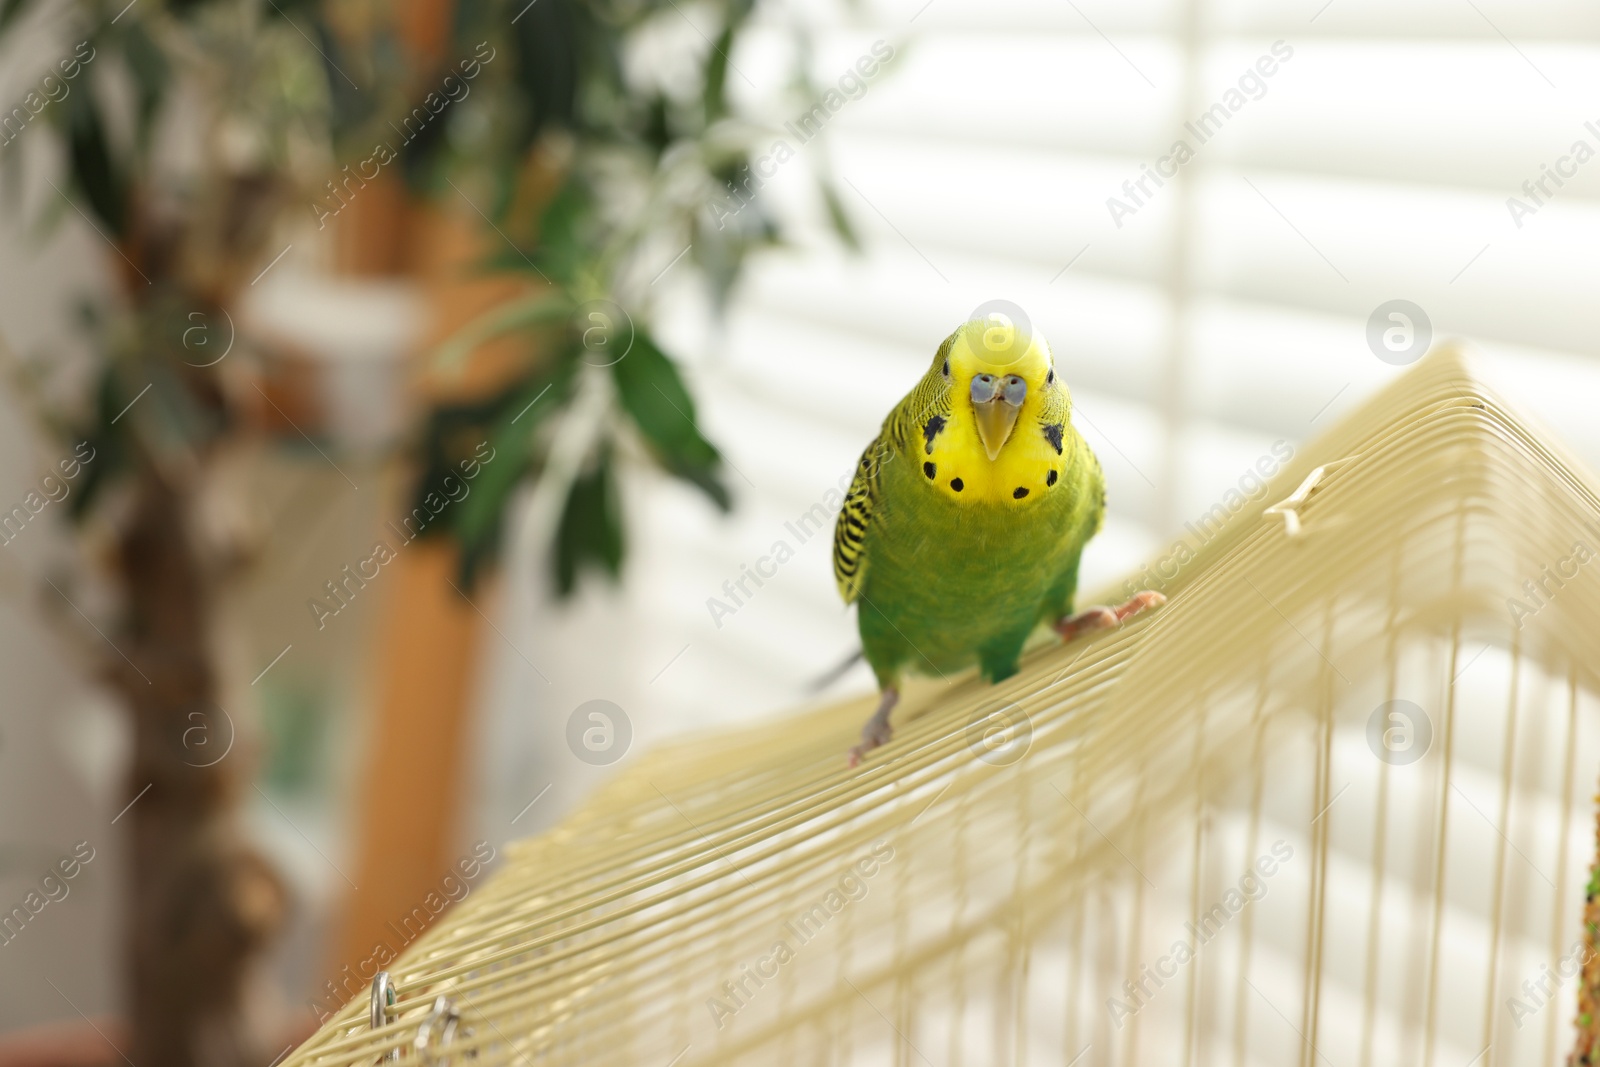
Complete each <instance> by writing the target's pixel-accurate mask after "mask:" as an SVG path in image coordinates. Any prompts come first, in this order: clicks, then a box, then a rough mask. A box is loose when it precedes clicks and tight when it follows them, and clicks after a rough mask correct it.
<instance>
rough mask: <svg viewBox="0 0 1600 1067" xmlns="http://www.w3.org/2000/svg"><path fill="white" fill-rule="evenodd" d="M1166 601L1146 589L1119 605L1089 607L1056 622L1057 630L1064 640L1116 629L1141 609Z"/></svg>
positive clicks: (1156, 593)
mask: <svg viewBox="0 0 1600 1067" xmlns="http://www.w3.org/2000/svg"><path fill="white" fill-rule="evenodd" d="M1166 602H1167V598H1166V597H1164V596H1162V595H1161V594H1160V593H1158V592H1156V591H1155V590H1154V589H1146V590H1144V591H1143V592H1141V593H1136V594H1134V596H1133V599H1131V600H1129V601H1128V602H1127V603H1126V604H1123V605H1121V606H1119V607H1115V608H1108V607H1093V608H1087V609H1085V610H1083V611H1080V612H1079V613H1078V614H1076V615H1073V616H1071V617H1070V618H1066V619H1062V620H1061V621H1060V622H1058V623H1056V625H1055V631H1056V633H1058V634H1060V635H1061V639H1062V640H1063V641H1072V640H1075V639H1076V638H1079V637H1082V636H1083V635H1084V634H1086V633H1092V632H1094V631H1095V630H1114V629H1116V628H1117V627H1118V626H1121V625H1122V623H1123V621H1124V620H1126V619H1128V618H1130V617H1132V616H1134V615H1137V614H1139V612H1141V611H1146V610H1148V609H1150V608H1158V607H1160V606H1161V605H1162V604H1165V603H1166Z"/></svg>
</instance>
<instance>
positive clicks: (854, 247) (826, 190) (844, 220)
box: [817, 178, 861, 252]
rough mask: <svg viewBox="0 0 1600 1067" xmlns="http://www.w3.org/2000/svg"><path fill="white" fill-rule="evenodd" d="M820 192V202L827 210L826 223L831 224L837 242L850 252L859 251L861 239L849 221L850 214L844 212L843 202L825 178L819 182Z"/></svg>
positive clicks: (835, 189)
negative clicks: (843, 244) (842, 243)
mask: <svg viewBox="0 0 1600 1067" xmlns="http://www.w3.org/2000/svg"><path fill="white" fill-rule="evenodd" d="M817 184H818V186H819V187H820V188H821V190H822V202H823V203H824V204H825V205H827V208H828V221H829V222H830V223H832V224H833V232H834V233H836V234H838V235H839V240H841V241H843V242H844V243H845V247H847V248H849V249H850V251H852V252H860V251H861V238H860V236H859V235H857V233H856V227H855V223H853V222H851V221H850V214H849V212H847V211H846V210H845V207H844V201H843V200H841V199H840V198H839V190H838V189H837V188H835V187H834V184H833V182H831V181H829V180H828V179H827V178H823V179H822V180H821V181H819V182H818V183H817Z"/></svg>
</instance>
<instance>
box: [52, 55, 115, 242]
mask: <svg viewBox="0 0 1600 1067" xmlns="http://www.w3.org/2000/svg"><path fill="white" fill-rule="evenodd" d="M86 80H87V77H86ZM63 102H64V103H65V104H66V107H67V149H68V160H69V164H70V167H71V170H72V176H73V178H74V179H75V180H76V183H77V186H78V188H79V189H80V190H82V192H83V195H84V196H85V197H86V198H87V199H88V201H89V207H90V209H91V210H93V211H94V213H95V214H96V215H99V216H100V218H101V220H102V221H103V222H104V223H105V224H106V226H107V227H109V228H110V230H111V236H113V237H121V236H122V234H123V225H124V223H125V222H126V219H127V210H126V209H127V194H126V186H125V185H124V183H123V179H122V175H121V173H120V169H119V168H118V167H117V165H116V161H115V160H114V159H113V158H112V156H111V148H110V146H109V145H108V143H107V142H106V135H105V127H104V126H103V125H102V124H101V122H100V111H99V108H98V106H97V105H96V104H95V100H94V93H93V92H91V91H90V87H89V86H88V85H83V86H80V87H79V89H78V91H77V92H74V93H72V94H70V95H69V96H67V98H66V99H65V101H63Z"/></svg>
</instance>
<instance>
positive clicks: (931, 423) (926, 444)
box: [922, 415, 944, 477]
mask: <svg viewBox="0 0 1600 1067" xmlns="http://www.w3.org/2000/svg"><path fill="white" fill-rule="evenodd" d="M943 429H944V416H943V415H935V416H934V417H933V418H931V419H929V420H928V424H927V425H926V426H924V427H923V428H922V442H923V447H922V450H923V451H924V452H926V453H927V454H928V455H932V454H933V439H934V438H935V437H938V436H939V433H940V431H942V430H943ZM930 477H931V475H930Z"/></svg>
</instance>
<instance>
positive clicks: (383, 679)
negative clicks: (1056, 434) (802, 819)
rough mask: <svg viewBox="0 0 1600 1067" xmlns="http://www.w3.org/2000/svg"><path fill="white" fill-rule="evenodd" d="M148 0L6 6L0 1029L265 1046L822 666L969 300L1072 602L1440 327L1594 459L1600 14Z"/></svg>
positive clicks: (55, 1040)
mask: <svg viewBox="0 0 1600 1067" xmlns="http://www.w3.org/2000/svg"><path fill="white" fill-rule="evenodd" d="M124 3H125V0H112V2H110V3H105V4H102V3H98V2H92V0H82V2H70V0H31V2H30V0H21V2H19V0H5V2H4V3H0V57H3V58H0V106H3V107H4V108H5V111H4V112H3V113H0V234H3V236H0V352H3V355H4V359H5V369H6V372H7V373H6V376H5V384H4V388H3V391H0V527H3V530H0V540H3V541H4V545H3V550H0V678H3V679H4V681H5V689H6V697H5V699H4V701H3V705H0V706H3V711H0V911H4V912H5V915H4V916H0V927H3V931H4V932H3V934H0V937H3V940H4V944H0V1031H5V1032H7V1033H8V1035H9V1036H8V1037H7V1039H6V1040H5V1041H4V1042H0V1045H3V1047H4V1049H5V1051H4V1052H3V1053H0V1056H3V1057H10V1058H8V1059H5V1060H4V1062H17V1063H22V1062H40V1063H43V1062H85V1063H87V1062H107V1063H110V1062H120V1060H121V1059H122V1058H123V1056H124V1055H126V1056H127V1057H128V1058H129V1059H130V1062H134V1063H138V1064H139V1065H140V1067H145V1064H147V1063H154V1062H160V1063H187V1062H194V1063H233V1062H238V1063H255V1064H263V1065H264V1064H267V1063H270V1062H272V1060H273V1057H274V1056H276V1055H279V1054H280V1053H281V1052H283V1051H286V1050H287V1047H288V1046H289V1045H291V1044H292V1043H293V1042H295V1041H297V1040H299V1039H300V1038H302V1037H303V1036H304V1035H305V1034H306V1033H308V1032H309V1031H310V1030H311V1029H312V1028H314V1027H315V1026H316V1024H317V1021H318V1019H319V1018H320V1017H321V1016H322V1015H325V1014H326V1013H328V1012H330V1011H332V1010H334V1009H335V1008H336V1007H337V1006H339V1005H340V1004H342V1003H343V1002H344V1001H345V1000H347V999H349V997H351V996H352V995H356V994H358V993H360V992H362V991H363V990H364V988H365V985H366V982H367V980H369V979H370V977H371V975H372V973H373V971H374V970H376V969H377V966H378V965H381V964H382V963H383V962H385V961H386V958H392V957H393V955H394V954H396V953H398V951H400V950H401V949H403V948H404V946H405V945H406V944H407V943H409V941H410V940H411V939H413V938H414V937H415V936H416V934H417V933H419V932H420V930H421V929H422V928H424V927H425V926H426V925H427V924H428V923H429V922H431V921H432V920H433V919H434V918H435V917H436V916H437V915H438V914H439V913H441V912H442V911H443V909H444V908H445V907H446V906H447V905H448V903H449V902H450V901H451V900H454V899H460V898H461V897H463V896H464V895H466V894H467V893H469V892H470V891H471V889H472V887H473V886H474V885H476V884H478V883H479V882H481V880H482V879H483V878H484V877H486V872H487V871H488V870H491V869H492V868H493V856H494V855H495V854H496V852H497V850H499V849H501V848H502V847H503V846H504V844H505V843H506V842H507V841H510V840H514V839H516V838H519V837H523V836H526V835H529V834H533V833H537V832H539V831H541V830H543V829H545V828H547V827H549V826H551V825H552V824H553V823H554V822H556V821H557V820H559V819H560V818H561V816H562V815H563V813H565V812H567V811H568V810H570V809H571V808H572V807H573V806H574V805H575V804H577V803H579V802H580V801H581V800H582V799H583V798H584V796H585V795H586V794H587V793H588V792H589V791H591V790H592V789H593V788H594V787H595V786H596V785H597V784H598V783H599V782H601V781H603V780H604V779H605V777H606V776H607V775H609V774H610V773H612V772H613V770H614V769H615V767H616V766H617V764H618V763H619V762H620V761H621V760H625V759H627V758H628V755H629V753H636V752H638V751H640V750H642V749H643V748H645V747H647V746H649V745H650V744H652V743H654V742H657V741H659V740H661V739H662V738H665V737H668V736H673V735H679V734H683V733H685V732H689V731H695V730H705V729H712V728H715V727H717V726H720V725H724V724H731V723H740V722H748V721H751V720H752V719H755V718H757V717H760V716H767V715H773V714H778V713H781V712H783V711H784V710H785V709H788V708H792V707H795V706H796V705H798V704H800V703H803V702H806V701H810V700H815V699H818V697H817V696H816V695H815V694H813V693H812V692H811V691H810V686H811V683H812V682H813V681H814V680H815V679H817V678H818V677H820V676H822V675H824V674H825V673H826V672H827V671H828V669H829V668H830V667H832V666H833V665H835V664H837V663H838V662H840V661H841V660H842V659H844V657H846V656H847V655H848V654H849V653H850V652H851V651H852V650H853V649H854V648H855V644H856V638H855V633H854V619H853V616H852V615H851V614H850V613H848V612H847V611H846V610H845V609H844V608H843V607H842V606H841V604H840V603H839V600H838V597H837V594H836V592H835V590H834V585H833V581H832V576H831V570H830V549H829V543H830V539H829V537H828V536H827V535H828V534H829V533H831V528H832V522H833V515H834V513H835V512H836V510H837V506H838V503H839V499H840V494H841V490H842V489H843V488H844V487H845V486H846V485H847V484H848V477H849V475H850V473H851V471H852V469H853V467H854V464H855V462H856V459H857V457H858V455H859V453H860V451H861V449H862V448H863V447H864V446H865V444H866V443H867V442H868V441H869V440H870V439H871V437H872V436H873V434H874V433H875V431H876V428H877V425H878V423H879V421H880V420H881V419H882V417H883V416H884V414H885V413H886V412H887V411H888V410H889V408H890V407H891V406H892V405H893V403H894V402H895V401H896V400H898V399H899V397H900V396H901V395H903V393H904V392H905V391H906V390H907V389H908V388H909V386H910V385H911V384H912V383H913V382H914V380H915V379H916V378H917V377H918V376H919V375H920V374H921V373H922V372H923V371H924V370H925V368H926V366H927V363H928V360H929V359H930V358H931V355H932V353H933V351H934V349H935V348H936V346H937V345H938V343H939V341H940V340H941V339H942V338H943V337H944V336H945V335H946V334H947V333H948V332H949V331H950V330H951V329H952V328H953V327H954V326H955V325H956V324H958V323H959V322H961V321H963V320H964V319H965V318H966V317H967V316H968V315H969V313H971V312H972V311H973V310H974V309H975V308H977V307H979V306H980V305H981V304H983V303H984V302H985V301H989V300H993V299H1006V300H1010V301H1013V302H1014V303H1015V304H1017V305H1019V306H1020V307H1021V308H1022V309H1024V310H1025V311H1026V313H1027V315H1028V316H1029V317H1030V318H1031V320H1032V322H1033V324H1034V326H1035V327H1036V328H1037V329H1039V330H1040V331H1042V333H1043V334H1044V336H1045V337H1047V338H1048V339H1049V341H1050V343H1051V344H1052V346H1053V348H1054V350H1055V352H1056V355H1057V359H1058V365H1059V366H1060V367H1061V368H1062V371H1063V373H1064V374H1065V376H1066V378H1067V380H1068V383H1069V385H1070V386H1071V388H1072V390H1073V394H1074V397H1075V417H1076V418H1077V420H1078V425H1079V428H1080V430H1081V431H1082V432H1083V433H1084V435H1085V436H1086V437H1087V438H1088V440H1089V441H1090V443H1091V444H1092V445H1093V446H1094V448H1095V450H1096V451H1097V453H1098V454H1099V456H1100V458H1101V461H1102V464H1103V466H1104V467H1105V470H1106V475H1107V479H1108V483H1109V488H1108V497H1109V515H1108V518H1107V522H1106V526H1105V531H1104V533H1103V534H1102V535H1101V537H1099V538H1098V539H1097V540H1096V541H1095V542H1094V543H1093V544H1092V545H1091V546H1090V548H1089V550H1088V554H1087V555H1086V557H1085V581H1084V587H1085V589H1086V590H1089V591H1093V590H1096V589H1102V590H1109V592H1108V595H1111V592H1115V591H1120V589H1121V587H1122V586H1123V585H1124V583H1126V582H1128V581H1134V580H1136V581H1138V582H1139V584H1140V585H1154V586H1155V587H1157V588H1159V587H1160V582H1161V578H1162V575H1163V574H1164V573H1167V572H1166V571H1164V570H1163V568H1167V567H1170V566H1173V565H1175V564H1174V563H1173V560H1174V558H1175V556H1176V555H1177V554H1178V553H1177V552H1176V549H1177V546H1178V545H1179V543H1180V542H1182V543H1185V544H1188V545H1190V546H1194V545H1197V544H1198V543H1200V542H1201V541H1203V540H1204V539H1205V538H1206V536H1207V531H1208V530H1214V529H1215V524H1216V523H1217V522H1218V521H1219V516H1225V515H1226V513H1228V512H1229V511H1230V510H1231V509H1232V508H1234V507H1236V506H1237V505H1234V504H1232V503H1231V502H1232V501H1235V500H1238V499H1242V498H1243V497H1259V496H1260V494H1262V493H1264V492H1265V489H1264V486H1263V481H1264V479H1265V478H1266V477H1268V476H1270V474H1271V473H1273V472H1274V471H1275V470H1276V469H1277V466H1278V465H1279V464H1281V462H1282V461H1283V459H1285V458H1287V456H1289V455H1292V454H1293V453H1294V451H1295V450H1297V449H1298V448H1300V447H1301V446H1302V445H1303V443H1304V442H1305V441H1307V440H1308V439H1310V438H1312V437H1313V436H1315V435H1316V434H1317V433H1318V432H1319V430H1321V429H1323V428H1325V427H1326V426H1328V425H1329V424H1331V423H1332V422H1334V421H1336V420H1337V419H1338V418H1339V416H1340V414H1341V413H1342V412H1344V411H1347V410H1349V409H1350V408H1352V407H1354V406H1356V405H1359V404H1360V403H1361V402H1362V400H1363V399H1364V398H1365V397H1366V396H1368V395H1370V394H1371V393H1372V391H1374V390H1375V389H1378V388H1380V387H1381V386H1382V385H1384V384H1385V383H1387V382H1389V381H1391V380H1392V379H1393V377H1394V376H1395V375H1397V374H1400V373H1403V371H1404V367H1405V365H1407V364H1408V363H1409V362H1413V361H1414V360H1415V359H1416V358H1418V357H1420V355H1421V354H1422V353H1423V351H1425V350H1426V349H1427V347H1428V346H1429V343H1430V342H1431V341H1436V340H1439V339H1444V338H1463V339H1465V340H1466V341H1467V342H1468V343H1469V344H1470V346H1471V348H1472V350H1473V351H1474V353H1475V355H1476V357H1477V358H1478V359H1479V360H1480V361H1481V363H1482V366H1483V370H1484V372H1485V374H1486V375H1487V376H1488V378H1489V379H1490V380H1491V381H1492V382H1493V383H1495V384H1496V385H1497V386H1498V387H1499V388H1500V389H1501V390H1502V391H1503V392H1504V393H1505V394H1506V395H1507V396H1508V397H1509V398H1510V399H1511V400H1512V401H1513V402H1514V403H1516V404H1518V405H1520V406H1521V407H1522V408H1523V410H1524V411H1527V412H1529V413H1531V414H1532V415H1533V416H1534V417H1535V418H1536V419H1538V420H1540V421H1542V422H1543V423H1544V424H1545V425H1546V426H1548V427H1549V428H1550V429H1551V430H1552V431H1553V433H1554V434H1555V435H1556V436H1557V437H1558V438H1559V439H1561V440H1563V441H1564V442H1565V443H1566V444H1567V445H1568V446H1570V447H1571V448H1572V449H1573V450H1574V451H1575V452H1576V454H1577V455H1578V456H1580V457H1581V458H1582V459H1583V460H1584V461H1586V462H1587V463H1588V464H1590V465H1591V466H1594V467H1600V426H1597V424H1596V420H1595V419H1594V418H1593V411H1592V408H1593V403H1594V398H1596V397H1597V396H1600V363H1597V362H1596V359H1595V357H1596V351H1597V350H1596V347H1595V344H1594V341H1593V332H1592V320H1593V316H1592V313H1591V311H1590V308H1591V304H1592V300H1593V294H1594V293H1595V292H1596V291H1597V286H1600V259H1597V258H1596V256H1595V255H1594V252H1593V248H1594V244H1595V243H1594V241H1592V240H1590V237H1592V236H1594V234H1595V232H1596V231H1600V209H1597V202H1600V162H1594V157H1595V155H1596V153H1597V151H1600V110H1597V109H1596V107H1595V101H1596V100H1600V95H1597V93H1596V89H1597V88H1600V63H1597V62H1596V59H1597V58H1600V45H1597V44H1596V41H1597V40H1600V11H1596V10H1595V9H1593V8H1592V6H1583V5H1579V4H1577V3H1573V2H1564V0H1551V2H1541V3H1511V2H1509V0H1468V2H1466V3H1460V2H1455V0H1452V2H1448V3H1447V2H1444V0H1437V2H1435V0H1425V2H1418V3H1412V4H1408V5H1405V6H1404V8H1396V7H1394V5H1391V4H1380V3H1377V2H1375V0H1293V2H1288V3H1284V2H1278V3H1272V4H1267V3H1264V2H1252V0H1189V2H1181V0H1172V2H1165V3H1160V2H1158V3H1137V2H1135V3H1128V2H1122V3H1110V2H1100V0H1068V2H1066V3H1036V2H1032V0H1002V2H998V3H994V2H991V3H984V4H980V3H976V2H974V0H908V2H906V3H876V2H874V3H865V2H863V3H860V4H854V5H842V6H841V5H833V4H825V3H824V4H806V5H799V4H780V3H765V2H764V3H759V4H754V5H753V6H752V5H750V4H745V3H737V2H726V3H721V2H712V3H691V2H687V0H679V2H675V0H667V2H666V3H665V4H655V3H651V2H645V0H640V2H637V3H631V4H630V3H627V2H626V0H616V2H614V3H604V4H599V3H597V4H586V3H581V2H579V0H534V2H532V3H528V2H526V0H512V2H511V3H508V4H501V3H497V2H481V3H473V2H471V0H456V2H454V3H452V2H449V0H406V2H404V3H399V4H395V5H380V4H376V3H361V2H355V0H350V2H336V0H329V2H327V3H318V2H315V0H299V2H293V3H290V2H288V0H280V2H274V0H265V2H264V3H254V2H250V0H227V2H220V3H209V2H204V0H191V2H182V3H180V2H178V0H166V2H165V3H163V2H162V0H134V2H133V3H131V4H127V5H126V6H124ZM1219 509H1221V510H1220V511H1219ZM1146 567H1149V568H1151V570H1150V571H1149V572H1148V573H1146V572H1145V570H1144V568H1146ZM752 575H754V576H753V577H752ZM1168 576H1170V575H1168ZM870 686H871V679H870V676H869V674H868V673H867V672H866V670H865V669H864V668H862V667H860V666H857V667H856V668H854V669H853V670H851V671H850V672H848V673H846V674H844V675H843V676H842V677H841V678H838V679H837V680H835V681H834V682H832V684H831V686H830V687H829V689H828V694H829V695H833V694H839V693H845V692H858V691H862V690H865V689H868V688H870ZM596 702H599V703H596ZM86 855H87V856H90V857H91V858H89V859H88V860H85V859H84V857H85V856H86ZM69 869H70V870H71V871H72V873H71V874H70V875H69V874H68V873H67V872H68V870H69ZM18 909H20V911H19V910H18ZM130 1018H137V1019H139V1020H140V1021H139V1024H138V1025H137V1026H134V1025H130V1024H129V1022H128V1021H127V1020H128V1019H130ZM141 1051H142V1052H144V1053H145V1056H144V1058H141V1055H140V1053H141Z"/></svg>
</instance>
